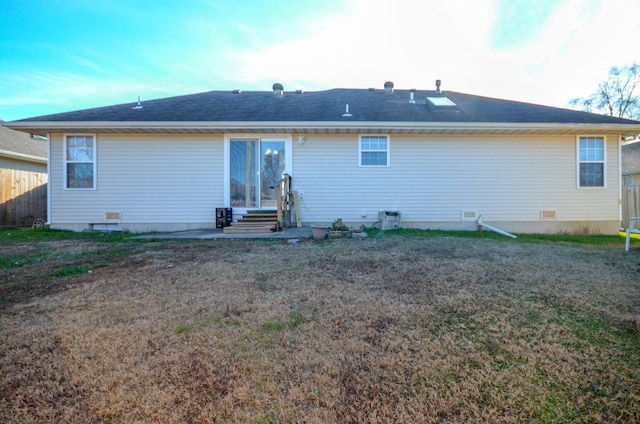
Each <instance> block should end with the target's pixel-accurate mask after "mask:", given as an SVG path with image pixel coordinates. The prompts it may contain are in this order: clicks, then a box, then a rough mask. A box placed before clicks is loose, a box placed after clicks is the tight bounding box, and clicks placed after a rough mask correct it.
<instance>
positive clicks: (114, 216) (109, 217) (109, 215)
mask: <svg viewBox="0 0 640 424" xmlns="http://www.w3.org/2000/svg"><path fill="white" fill-rule="evenodd" d="M121 219H122V217H121V214H120V212H105V213H104V220H105V221H120V220H121Z"/></svg>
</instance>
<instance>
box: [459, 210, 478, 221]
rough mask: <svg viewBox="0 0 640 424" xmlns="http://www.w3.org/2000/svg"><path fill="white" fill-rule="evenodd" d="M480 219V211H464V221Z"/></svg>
mask: <svg viewBox="0 0 640 424" xmlns="http://www.w3.org/2000/svg"><path fill="white" fill-rule="evenodd" d="M477 219H478V211H462V220H463V221H475V220H477Z"/></svg>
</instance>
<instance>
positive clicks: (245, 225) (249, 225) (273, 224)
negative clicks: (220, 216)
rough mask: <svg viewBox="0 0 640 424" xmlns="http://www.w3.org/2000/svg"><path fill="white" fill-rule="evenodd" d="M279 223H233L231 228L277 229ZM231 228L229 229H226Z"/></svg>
mask: <svg viewBox="0 0 640 424" xmlns="http://www.w3.org/2000/svg"><path fill="white" fill-rule="evenodd" d="M277 223H278V222H277V221H260V222H256V221H242V222H232V223H231V227H269V226H271V227H275V225H276V224H277ZM225 228H229V227H225Z"/></svg>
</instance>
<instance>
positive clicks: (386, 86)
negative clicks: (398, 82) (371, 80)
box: [384, 81, 393, 95]
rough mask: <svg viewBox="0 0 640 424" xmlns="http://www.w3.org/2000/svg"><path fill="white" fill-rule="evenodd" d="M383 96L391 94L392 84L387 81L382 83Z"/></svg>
mask: <svg viewBox="0 0 640 424" xmlns="http://www.w3.org/2000/svg"><path fill="white" fill-rule="evenodd" d="M384 94H387V95H390V94H393V83H392V82H391V81H387V82H385V83H384Z"/></svg>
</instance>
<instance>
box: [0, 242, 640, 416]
mask: <svg viewBox="0 0 640 424" xmlns="http://www.w3.org/2000/svg"><path fill="white" fill-rule="evenodd" d="M0 295H2V303H0V422H1V423H6V424H8V423H214V422H215V423H359V422H366V423H376V422H384V423H392V422H393V423H396V422H399V423H444V422H447V423H456V422H491V423H520V422H535V423H537V422H543V423H546V422H553V423H556V422H566V423H569V422H606V423H611V422H629V423H630V422H639V421H640V383H639V382H640V349H639V348H640V326H639V322H640V252H638V249H637V247H636V248H635V249H634V250H633V251H632V252H629V253H628V254H625V253H624V251H623V248H622V244H618V245H615V246H607V245H605V246H593V245H583V244H573V243H552V242H526V241H522V240H515V241H514V240H510V239H496V238H480V239H470V238H460V237H443V236H439V237H417V236H402V235H391V236H390V235H385V236H384V237H371V238H369V239H364V240H356V239H352V240H336V241H323V242H314V241H312V240H301V241H300V242H299V243H297V244H288V243H286V242H284V241H274V240H262V241H259V240H216V241H186V242H185V241H181V242H178V241H148V242H145V241H131V240H120V241H115V242H104V241H101V240H97V239H87V238H85V239H75V238H64V237H63V238H56V237H53V238H50V239H48V238H44V239H34V240H25V239H15V240H13V239H11V240H2V244H0Z"/></svg>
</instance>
